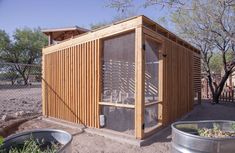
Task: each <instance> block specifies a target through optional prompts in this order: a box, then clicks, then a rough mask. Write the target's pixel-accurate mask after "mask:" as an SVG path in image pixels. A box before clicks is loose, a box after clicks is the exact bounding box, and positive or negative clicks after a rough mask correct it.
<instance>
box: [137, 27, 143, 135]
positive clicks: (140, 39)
mask: <svg viewBox="0 0 235 153" xmlns="http://www.w3.org/2000/svg"><path fill="white" fill-rule="evenodd" d="M135 38H136V39H135V46H136V47H135V85H136V86H135V137H136V138H137V139H142V138H143V137H144V72H145V70H144V53H143V49H142V45H143V29H142V27H137V28H136V37H135Z"/></svg>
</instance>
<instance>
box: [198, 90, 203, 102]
mask: <svg viewBox="0 0 235 153" xmlns="http://www.w3.org/2000/svg"><path fill="white" fill-rule="evenodd" d="M197 94H198V95H197V99H198V104H201V103H202V93H201V91H199V92H198V93H197Z"/></svg>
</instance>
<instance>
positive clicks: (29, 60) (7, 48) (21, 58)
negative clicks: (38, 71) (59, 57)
mask: <svg viewBox="0 0 235 153" xmlns="http://www.w3.org/2000/svg"><path fill="white" fill-rule="evenodd" d="M46 44H47V38H46V36H44V35H43V34H42V33H41V32H40V29H34V30H31V29H29V28H24V29H16V31H15V32H14V35H13V40H10V38H9V36H8V35H7V33H6V32H5V31H3V30H0V60H1V61H3V62H8V63H17V64H13V65H12V68H13V69H14V70H15V71H16V72H17V73H18V74H19V75H20V76H21V77H22V78H23V80H24V84H25V85H27V84H28V78H29V74H30V72H31V66H28V65H27V64H39V63H40V61H41V50H42V48H43V47H44V46H45V45H46ZM18 63H21V64H18Z"/></svg>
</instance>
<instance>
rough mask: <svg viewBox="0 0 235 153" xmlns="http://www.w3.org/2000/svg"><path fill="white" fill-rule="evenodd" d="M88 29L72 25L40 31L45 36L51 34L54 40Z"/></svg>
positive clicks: (69, 36)
mask: <svg viewBox="0 0 235 153" xmlns="http://www.w3.org/2000/svg"><path fill="white" fill-rule="evenodd" d="M88 31H89V30H87V29H84V28H81V27H78V26H73V27H65V28H50V29H43V30H42V32H43V33H44V34H46V35H47V36H51V37H52V39H53V40H55V41H63V40H65V39H68V38H71V37H74V36H77V35H80V34H83V33H86V32H88Z"/></svg>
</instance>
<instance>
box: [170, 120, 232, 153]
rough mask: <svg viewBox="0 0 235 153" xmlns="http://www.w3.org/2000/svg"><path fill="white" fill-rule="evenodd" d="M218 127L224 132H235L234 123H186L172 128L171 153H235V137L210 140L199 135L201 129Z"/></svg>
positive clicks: (176, 124)
mask: <svg viewBox="0 0 235 153" xmlns="http://www.w3.org/2000/svg"><path fill="white" fill-rule="evenodd" d="M215 125H216V126H217V127H219V128H220V130H222V131H227V132H235V122H234V121H224V120H219V121H184V122H176V123H173V124H172V125H171V127H172V146H171V153H235V137H225V138H210V137H203V136H199V135H198V132H197V131H198V129H199V128H213V127H214V126H215Z"/></svg>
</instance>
